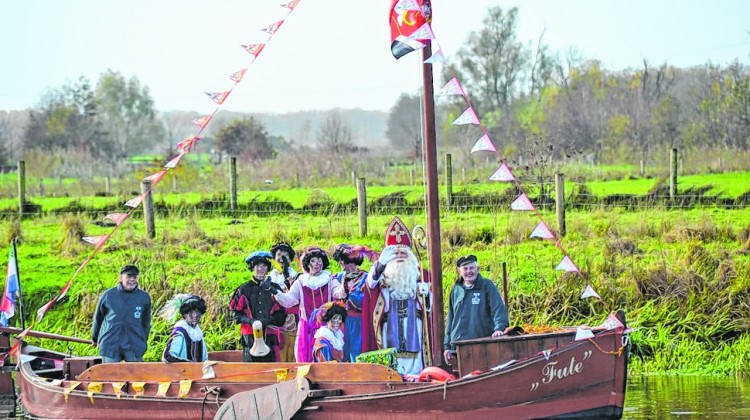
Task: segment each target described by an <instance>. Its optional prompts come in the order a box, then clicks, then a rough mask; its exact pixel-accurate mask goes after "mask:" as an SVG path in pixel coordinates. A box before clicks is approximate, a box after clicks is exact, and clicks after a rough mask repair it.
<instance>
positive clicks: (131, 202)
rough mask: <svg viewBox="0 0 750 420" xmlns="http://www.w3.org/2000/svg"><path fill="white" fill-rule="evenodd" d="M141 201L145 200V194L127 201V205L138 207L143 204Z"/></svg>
mask: <svg viewBox="0 0 750 420" xmlns="http://www.w3.org/2000/svg"><path fill="white" fill-rule="evenodd" d="M141 201H143V194H141V195H139V196H137V197H133V198H131V199H130V200H128V201H126V202H125V205H126V206H128V207H132V208H136V207H138V206H140V205H141Z"/></svg>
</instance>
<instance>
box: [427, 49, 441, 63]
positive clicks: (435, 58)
mask: <svg viewBox="0 0 750 420" xmlns="http://www.w3.org/2000/svg"><path fill="white" fill-rule="evenodd" d="M424 62H425V63H427V64H444V63H445V62H446V59H445V55H444V54H443V50H442V49H440V48H438V50H437V51H435V52H434V53H432V55H431V56H430V58H428V59H427V60H424Z"/></svg>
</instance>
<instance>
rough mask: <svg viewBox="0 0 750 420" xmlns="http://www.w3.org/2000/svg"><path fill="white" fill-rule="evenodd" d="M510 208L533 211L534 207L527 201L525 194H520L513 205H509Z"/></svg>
mask: <svg viewBox="0 0 750 420" xmlns="http://www.w3.org/2000/svg"><path fill="white" fill-rule="evenodd" d="M510 208H511V210H519V211H528V210H534V205H533V204H531V200H529V197H528V196H527V195H526V193H522V194H521V195H519V196H518V198H516V200H515V201H514V202H513V203H511V205H510Z"/></svg>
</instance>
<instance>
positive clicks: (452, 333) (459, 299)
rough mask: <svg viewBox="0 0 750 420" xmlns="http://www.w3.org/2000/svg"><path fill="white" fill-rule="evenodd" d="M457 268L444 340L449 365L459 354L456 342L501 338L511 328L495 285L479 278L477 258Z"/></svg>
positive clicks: (465, 260)
mask: <svg viewBox="0 0 750 420" xmlns="http://www.w3.org/2000/svg"><path fill="white" fill-rule="evenodd" d="M456 267H457V269H458V275H459V277H458V279H457V280H456V284H455V285H453V288H452V289H451V294H450V300H449V305H448V322H446V324H445V338H444V340H443V350H444V352H443V356H444V357H445V361H446V362H448V361H450V360H451V357H452V355H453V353H454V352H455V346H454V344H453V343H454V342H455V341H460V340H471V339H473V338H482V337H489V336H492V337H500V336H501V335H503V331H504V330H505V329H506V328H507V327H508V310H507V309H506V308H505V304H504V303H503V300H502V299H501V298H500V292H498V290H497V286H495V283H493V282H492V280H489V279H487V278H485V277H482V275H481V274H479V265H478V264H477V257H476V256H474V255H467V256H464V257H461V258H459V259H458V261H457V262H456Z"/></svg>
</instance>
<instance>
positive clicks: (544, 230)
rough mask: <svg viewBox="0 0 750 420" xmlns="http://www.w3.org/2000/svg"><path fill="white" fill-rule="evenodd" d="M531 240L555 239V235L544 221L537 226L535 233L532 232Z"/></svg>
mask: <svg viewBox="0 0 750 420" xmlns="http://www.w3.org/2000/svg"><path fill="white" fill-rule="evenodd" d="M529 237H530V238H542V239H555V234H554V233H552V230H551V229H550V228H549V226H547V224H546V223H544V221H541V222H539V224H538V225H536V228H535V229H534V231H533V232H531V235H530V236H529Z"/></svg>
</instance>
